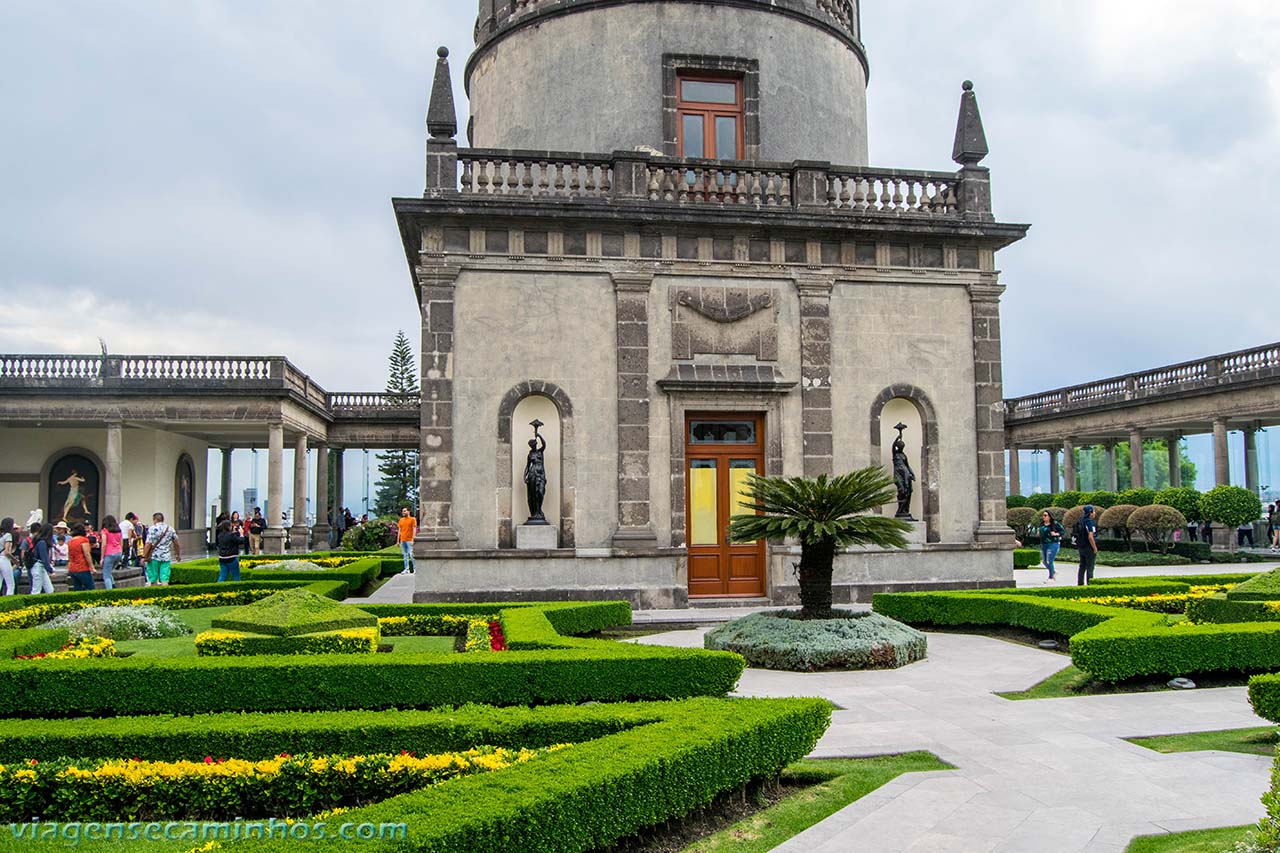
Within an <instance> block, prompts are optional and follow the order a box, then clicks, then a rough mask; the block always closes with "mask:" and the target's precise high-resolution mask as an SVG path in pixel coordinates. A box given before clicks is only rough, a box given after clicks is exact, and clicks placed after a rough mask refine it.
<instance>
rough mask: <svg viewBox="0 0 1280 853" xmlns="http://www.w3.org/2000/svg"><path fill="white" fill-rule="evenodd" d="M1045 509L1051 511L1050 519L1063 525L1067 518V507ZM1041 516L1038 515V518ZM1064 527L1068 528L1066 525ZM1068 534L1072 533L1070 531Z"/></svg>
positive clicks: (1048, 507)
mask: <svg viewBox="0 0 1280 853" xmlns="http://www.w3.org/2000/svg"><path fill="white" fill-rule="evenodd" d="M1045 509H1047V510H1049V517H1050V518H1052V519H1053V520H1054V521H1056V522H1058V523H1059V524H1062V520H1063V519H1064V518H1066V516H1067V510H1066V508H1065V507H1060V506H1047V507H1045ZM1039 515H1040V514H1039V513H1036V516H1037V517H1039ZM1062 526H1063V527H1066V525H1065V524H1062ZM1067 532H1068V533H1070V532H1071V531H1070V530H1068V531H1067Z"/></svg>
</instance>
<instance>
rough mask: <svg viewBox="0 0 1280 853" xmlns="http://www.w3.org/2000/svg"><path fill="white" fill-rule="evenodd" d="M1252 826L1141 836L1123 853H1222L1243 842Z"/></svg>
mask: <svg viewBox="0 0 1280 853" xmlns="http://www.w3.org/2000/svg"><path fill="white" fill-rule="evenodd" d="M1250 829H1252V826H1228V827H1224V828H1222V829H1193V830H1192V831H1191V832H1171V833H1168V834H1167V835H1142V836H1139V837H1137V838H1135V839H1133V841H1132V842H1131V843H1130V844H1129V846H1128V847H1126V848H1125V853H1223V851H1225V850H1230V849H1231V848H1232V847H1233V846H1234V845H1235V843H1236V842H1237V841H1243V840H1244V838H1245V836H1246V835H1247V834H1248V832H1249V830H1250Z"/></svg>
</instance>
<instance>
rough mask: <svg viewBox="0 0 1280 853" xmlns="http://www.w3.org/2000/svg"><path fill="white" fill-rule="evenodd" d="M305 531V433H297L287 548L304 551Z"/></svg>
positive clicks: (307, 540) (308, 540) (307, 542)
mask: <svg viewBox="0 0 1280 853" xmlns="http://www.w3.org/2000/svg"><path fill="white" fill-rule="evenodd" d="M310 543H311V537H310V536H309V535H308V533H307V434H306V433H298V438H297V439H296V440H295V442H294V445H293V526H292V527H290V528H289V549H290V550H293V551H305V550H307V548H308V547H309V546H310Z"/></svg>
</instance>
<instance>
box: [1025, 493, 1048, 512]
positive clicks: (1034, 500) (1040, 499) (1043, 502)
mask: <svg viewBox="0 0 1280 853" xmlns="http://www.w3.org/2000/svg"><path fill="white" fill-rule="evenodd" d="M1052 503H1053V495H1046V494H1044V493H1043V492H1037V493H1036V494H1034V495H1027V506H1029V507H1031V508H1032V509H1035V510H1040V509H1044V508H1045V507H1047V506H1049V505H1050V504H1052Z"/></svg>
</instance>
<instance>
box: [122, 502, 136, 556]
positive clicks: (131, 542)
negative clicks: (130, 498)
mask: <svg viewBox="0 0 1280 853" xmlns="http://www.w3.org/2000/svg"><path fill="white" fill-rule="evenodd" d="M120 536H121V541H122V542H123V543H124V544H123V547H122V551H121V553H123V554H124V564H125V565H126V566H134V565H137V562H138V551H137V548H136V542H137V536H138V517H137V516H136V515H134V514H133V513H131V512H126V513H125V514H124V521H122V522H120Z"/></svg>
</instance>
